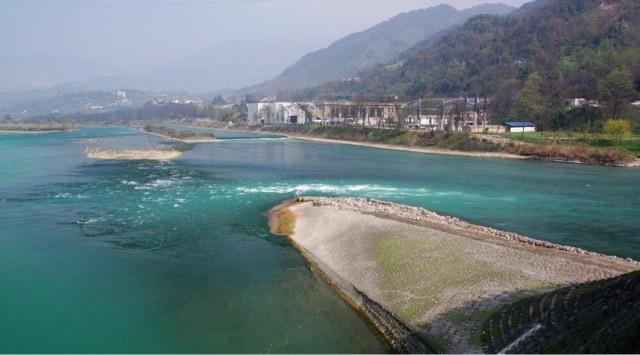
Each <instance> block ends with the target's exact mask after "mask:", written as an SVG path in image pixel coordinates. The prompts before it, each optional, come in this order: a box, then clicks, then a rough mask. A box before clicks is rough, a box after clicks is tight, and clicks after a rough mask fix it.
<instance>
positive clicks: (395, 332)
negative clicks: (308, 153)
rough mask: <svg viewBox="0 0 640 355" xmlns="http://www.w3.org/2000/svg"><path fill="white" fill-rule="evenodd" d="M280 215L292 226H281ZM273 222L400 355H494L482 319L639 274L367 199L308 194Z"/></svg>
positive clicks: (598, 257)
mask: <svg viewBox="0 0 640 355" xmlns="http://www.w3.org/2000/svg"><path fill="white" fill-rule="evenodd" d="M279 215H281V216H283V220H284V222H283V223H284V224H285V226H286V228H278V226H279V222H278V221H275V222H274V221H273V219H276V220H277V219H278V216H279ZM270 219H271V220H272V221H271V226H272V230H280V231H287V232H286V233H281V234H286V235H287V236H288V237H289V239H290V240H291V242H292V243H293V245H295V246H296V248H297V249H298V250H300V252H301V253H302V254H303V255H304V256H305V258H306V259H307V260H308V261H309V263H310V264H311V265H312V268H314V269H316V270H318V271H320V273H321V274H322V275H323V276H324V277H325V279H326V280H327V281H328V282H329V283H330V284H331V285H333V286H334V287H335V289H336V290H338V292H339V293H340V294H341V295H342V296H344V298H345V299H346V300H347V301H348V302H350V304H351V305H352V306H354V308H356V309H357V310H359V311H360V312H362V314H363V315H364V316H365V317H366V318H367V319H369V320H370V321H371V322H372V324H373V325H375V326H376V328H377V329H378V330H379V331H380V333H381V334H383V335H384V337H385V339H387V340H388V342H389V343H390V344H391V345H392V346H393V348H394V349H395V350H396V351H399V352H411V353H417V352H432V351H439V352H463V353H473V352H481V351H483V350H485V349H488V348H487V347H485V346H486V345H487V344H485V345H483V344H482V343H481V342H480V339H481V334H480V333H479V332H480V330H481V329H482V325H483V322H484V321H485V319H487V317H488V316H489V315H491V314H493V313H495V312H497V311H498V310H499V309H501V308H502V307H504V306H505V305H508V304H511V303H513V302H514V301H515V300H518V299H523V298H526V297H530V296H532V295H534V296H535V295H541V294H545V293H548V292H550V291H552V290H555V289H559V288H562V287H566V286H570V285H576V284H581V283H585V282H592V281H595V280H602V279H608V278H612V277H616V276H619V275H622V274H624V273H628V272H632V271H636V270H638V269H640V264H639V263H637V262H635V261H632V260H625V259H621V258H616V257H610V256H606V255H602V254H598V253H593V252H588V251H584V250H582V249H579V248H575V247H570V246H564V245H558V244H554V243H549V242H544V241H539V240H535V239H532V238H528V237H524V236H521V235H518V234H515V233H510V232H504V231H499V230H496V229H492V228H488V227H483V226H478V225H473V224H470V223H467V222H464V221H462V220H460V219H458V218H455V217H448V216H442V215H439V214H437V213H434V212H431V211H428V210H425V209H422V208H418V207H411V206H404V205H399V204H395V203H389V202H384V201H377V200H370V199H364V198H326V197H301V198H297V199H295V200H291V201H288V202H286V203H284V204H282V205H280V206H278V207H276V208H274V209H273V210H272V211H271V213H270ZM518 329H519V328H518ZM509 334H511V333H509ZM518 335H519V334H518ZM482 339H485V340H487V339H488V338H487V337H484V338H482ZM500 339H505V340H506V339H510V338H508V337H503V338H500ZM498 343H500V344H502V343H503V342H501V341H497V342H496V341H494V345H492V347H491V349H495V347H494V346H497V345H495V344H498Z"/></svg>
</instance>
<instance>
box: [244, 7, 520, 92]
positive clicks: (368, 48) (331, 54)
mask: <svg viewBox="0 0 640 355" xmlns="http://www.w3.org/2000/svg"><path fill="white" fill-rule="evenodd" d="M514 9H515V8H514V7H511V6H507V5H503V4H482V5H478V6H474V7H472V8H469V9H465V10H460V11H459V10H456V9H455V8H454V7H452V6H450V5H444V4H442V5H438V6H434V7H430V8H426V9H421V10H414V11H410V12H406V13H402V14H400V15H397V16H395V17H393V18H391V19H389V20H387V21H385V22H382V23H380V24H378V25H376V26H374V27H372V28H369V29H367V30H365V31H362V32H358V33H354V34H351V35H349V36H346V37H344V38H342V39H340V40H338V41H336V42H334V43H332V44H331V45H330V46H328V47H327V48H324V49H321V50H318V51H315V52H312V53H309V54H307V55H305V56H304V57H302V58H301V59H300V60H299V61H298V62H296V63H295V64H294V65H293V66H291V67H289V68H287V69H286V70H284V72H283V73H282V74H280V75H279V76H277V77H275V78H273V79H271V80H269V81H266V82H264V83H262V84H259V85H256V86H253V87H251V88H248V89H245V90H244V91H249V92H262V93H269V94H274V93H277V92H278V91H279V90H282V89H287V90H290V89H300V88H305V87H311V86H315V85H318V84H320V83H323V82H327V81H330V80H334V79H338V78H343V77H347V76H351V75H355V74H356V73H357V72H358V71H359V70H361V69H363V68H366V67H368V66H371V65H374V64H378V63H382V62H386V61H389V60H392V59H394V58H396V57H397V56H398V55H400V54H401V53H402V52H404V51H405V50H407V49H409V48H410V47H411V46H413V45H414V44H416V43H418V42H420V41H421V40H423V39H425V38H428V37H430V36H432V35H434V34H436V33H438V32H439V31H442V30H445V29H447V28H450V27H451V26H454V25H456V24H461V23H463V22H464V21H466V20H467V19H468V18H470V17H472V16H475V15H478V14H496V15H504V14H507V13H509V12H511V11H513V10H514Z"/></svg>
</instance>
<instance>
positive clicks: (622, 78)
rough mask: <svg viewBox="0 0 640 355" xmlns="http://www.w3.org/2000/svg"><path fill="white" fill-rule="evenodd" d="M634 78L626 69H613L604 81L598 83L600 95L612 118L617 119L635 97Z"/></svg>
mask: <svg viewBox="0 0 640 355" xmlns="http://www.w3.org/2000/svg"><path fill="white" fill-rule="evenodd" d="M635 94H636V91H635V89H634V87H633V76H632V74H631V72H630V71H629V70H628V69H626V68H622V69H619V68H616V69H613V70H612V71H611V72H610V73H609V74H608V75H607V76H606V77H605V78H604V79H602V80H600V81H599V82H598V95H599V96H600V98H601V99H603V100H604V101H605V102H606V104H607V106H608V107H609V111H610V113H611V118H616V117H618V115H619V114H620V113H621V112H622V110H623V109H624V106H625V105H626V104H627V103H628V102H629V101H630V100H631V99H632V98H633V97H634V96H635Z"/></svg>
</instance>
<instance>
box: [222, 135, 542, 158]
mask: <svg viewBox="0 0 640 355" xmlns="http://www.w3.org/2000/svg"><path fill="white" fill-rule="evenodd" d="M234 131H237V132H246V133H257V134H260V133H263V134H274V135H280V136H283V137H287V138H290V139H300V140H305V141H310V142H316V143H328V144H343V145H353V146H360V147H367V148H378V149H385V150H393V151H402V152H410V153H421V154H434V155H449V156H459V157H472V158H490V159H513V160H534V159H531V158H529V157H526V156H524V155H517V154H510V153H500V152H465V151H458V150H451V149H444V148H426V147H407V146H402V145H393V144H383V143H367V142H355V141H347V140H342V139H329V138H318V137H311V136H304V135H298V134H290V133H282V132H272V131H252V130H237V129H236V130H234Z"/></svg>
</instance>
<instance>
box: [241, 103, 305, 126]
mask: <svg viewBox="0 0 640 355" xmlns="http://www.w3.org/2000/svg"><path fill="white" fill-rule="evenodd" d="M247 123H249V124H250V125H260V124H305V123H307V114H306V112H305V110H303V109H302V107H300V105H299V104H297V103H295V102H250V103H248V104H247Z"/></svg>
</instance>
